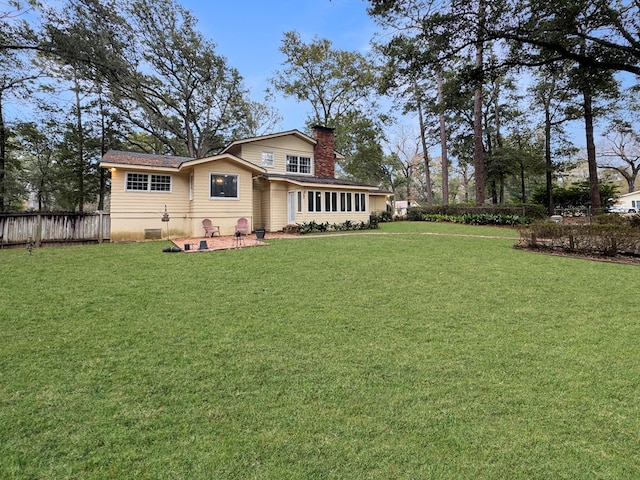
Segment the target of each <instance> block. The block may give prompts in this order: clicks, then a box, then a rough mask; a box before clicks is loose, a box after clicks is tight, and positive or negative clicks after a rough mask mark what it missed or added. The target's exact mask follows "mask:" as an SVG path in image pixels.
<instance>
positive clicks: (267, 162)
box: [262, 152, 274, 167]
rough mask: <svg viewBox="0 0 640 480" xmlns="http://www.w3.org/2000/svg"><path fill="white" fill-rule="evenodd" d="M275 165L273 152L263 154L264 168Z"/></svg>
mask: <svg viewBox="0 0 640 480" xmlns="http://www.w3.org/2000/svg"><path fill="white" fill-rule="evenodd" d="M273 165H274V156H273V152H262V166H263V167H273Z"/></svg>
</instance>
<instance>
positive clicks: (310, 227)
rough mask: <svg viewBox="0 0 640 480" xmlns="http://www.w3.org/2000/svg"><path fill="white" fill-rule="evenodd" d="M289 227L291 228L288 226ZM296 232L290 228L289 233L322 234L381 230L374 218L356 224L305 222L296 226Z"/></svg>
mask: <svg viewBox="0 0 640 480" xmlns="http://www.w3.org/2000/svg"><path fill="white" fill-rule="evenodd" d="M288 227H291V226H289V225H288ZM296 227H297V228H295V232H294V231H293V229H292V228H289V229H288V231H287V233H300V234H305V233H321V232H345V231H349V230H372V229H376V228H379V225H378V219H377V217H375V216H372V217H371V219H370V221H368V222H354V221H351V220H347V221H345V222H343V223H329V222H323V223H317V222H314V221H311V222H305V223H301V224H298V225H296Z"/></svg>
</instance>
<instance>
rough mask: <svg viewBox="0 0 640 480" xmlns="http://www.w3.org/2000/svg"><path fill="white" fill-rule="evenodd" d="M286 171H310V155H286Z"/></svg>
mask: <svg viewBox="0 0 640 480" xmlns="http://www.w3.org/2000/svg"><path fill="white" fill-rule="evenodd" d="M287 172H288V173H311V157H299V156H297V155H287Z"/></svg>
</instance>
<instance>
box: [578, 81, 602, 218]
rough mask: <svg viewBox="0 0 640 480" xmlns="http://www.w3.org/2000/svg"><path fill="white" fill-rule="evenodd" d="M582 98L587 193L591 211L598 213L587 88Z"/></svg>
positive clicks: (596, 181)
mask: <svg viewBox="0 0 640 480" xmlns="http://www.w3.org/2000/svg"><path fill="white" fill-rule="evenodd" d="M582 94H583V98H584V127H585V128H584V129H585V134H586V139H587V163H588V164H589V193H590V197H591V210H592V212H593V213H594V214H598V213H600V208H601V205H602V204H601V202H600V189H599V185H598V164H597V162H596V144H595V142H594V140H593V98H592V96H591V92H589V89H588V87H585V88H583V90H582Z"/></svg>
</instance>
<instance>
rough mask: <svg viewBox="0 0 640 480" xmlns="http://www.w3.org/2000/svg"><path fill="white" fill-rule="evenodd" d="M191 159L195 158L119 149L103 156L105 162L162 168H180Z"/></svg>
mask: <svg viewBox="0 0 640 480" xmlns="http://www.w3.org/2000/svg"><path fill="white" fill-rule="evenodd" d="M189 160H193V158H190V157H174V156H169V155H152V154H150V153H137V152H123V151H119V150H109V151H108V152H107V153H105V154H104V156H103V157H102V161H103V162H105V163H117V164H121V165H135V166H145V167H162V168H178V167H179V166H180V165H181V164H182V163H184V162H186V161H189Z"/></svg>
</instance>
